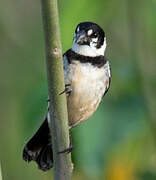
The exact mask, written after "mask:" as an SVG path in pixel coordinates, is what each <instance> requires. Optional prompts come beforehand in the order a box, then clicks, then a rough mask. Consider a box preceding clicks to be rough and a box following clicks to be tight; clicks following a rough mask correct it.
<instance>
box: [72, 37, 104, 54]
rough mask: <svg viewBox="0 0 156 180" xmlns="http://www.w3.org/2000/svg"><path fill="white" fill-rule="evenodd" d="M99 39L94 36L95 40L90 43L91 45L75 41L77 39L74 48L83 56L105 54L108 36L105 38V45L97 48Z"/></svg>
mask: <svg viewBox="0 0 156 180" xmlns="http://www.w3.org/2000/svg"><path fill="white" fill-rule="evenodd" d="M96 42H97V39H96V38H94V39H93V41H92V42H91V43H90V46H88V45H79V44H77V43H75V40H74V41H73V45H72V50H73V51H74V52H76V53H77V54H81V55H83V56H91V57H96V56H101V55H102V56H104V53H105V49H106V38H105V39H104V43H103V45H102V46H101V47H100V48H99V49H97V48H96V47H95V46H96Z"/></svg>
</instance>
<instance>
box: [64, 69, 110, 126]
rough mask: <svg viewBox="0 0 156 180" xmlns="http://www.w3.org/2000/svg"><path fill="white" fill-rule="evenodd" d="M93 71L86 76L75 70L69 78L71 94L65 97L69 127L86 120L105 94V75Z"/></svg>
mask: <svg viewBox="0 0 156 180" xmlns="http://www.w3.org/2000/svg"><path fill="white" fill-rule="evenodd" d="M101 71H102V72H100V71H99V73H98V72H97V71H95V72H94V71H93V70H92V69H91V72H89V73H88V74H87V72H86V70H85V71H83V68H82V67H81V68H76V70H75V71H74V73H73V74H72V76H70V77H71V78H70V84H71V89H72V92H71V94H70V95H69V96H68V97H67V106H68V119H69V126H70V127H74V126H76V125H78V124H79V123H81V122H83V121H85V120H87V119H88V118H89V117H90V116H92V115H93V113H94V112H95V111H96V109H97V107H98V105H99V103H100V102H101V99H102V97H103V94H104V92H105V87H106V85H105V84H106V81H107V79H106V78H105V75H104V74H105V73H104V71H103V70H101Z"/></svg>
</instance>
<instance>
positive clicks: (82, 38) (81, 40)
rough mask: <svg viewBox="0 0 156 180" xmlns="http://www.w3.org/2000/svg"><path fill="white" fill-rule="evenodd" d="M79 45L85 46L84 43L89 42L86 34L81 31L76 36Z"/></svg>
mask: <svg viewBox="0 0 156 180" xmlns="http://www.w3.org/2000/svg"><path fill="white" fill-rule="evenodd" d="M75 42H76V43H77V44H84V42H87V37H86V32H85V31H80V32H79V33H77V35H76V41H75Z"/></svg>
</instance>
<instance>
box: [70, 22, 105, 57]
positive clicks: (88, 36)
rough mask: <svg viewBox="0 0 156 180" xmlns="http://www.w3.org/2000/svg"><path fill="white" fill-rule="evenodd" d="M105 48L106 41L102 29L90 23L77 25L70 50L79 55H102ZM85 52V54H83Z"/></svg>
mask: <svg viewBox="0 0 156 180" xmlns="http://www.w3.org/2000/svg"><path fill="white" fill-rule="evenodd" d="M105 48H106V39H105V33H104V31H103V29H102V28H101V27H100V26H99V25H97V24H96V23H92V22H82V23H79V24H78V25H77V27H76V30H75V35H74V41H73V46H72V49H73V50H75V51H76V52H78V51H80V54H84V55H85V54H87V53H90V54H93V55H91V56H94V54H95V56H96V55H98V54H100V55H103V54H104V51H105ZM84 51H85V52H84ZM78 53H79V52H78Z"/></svg>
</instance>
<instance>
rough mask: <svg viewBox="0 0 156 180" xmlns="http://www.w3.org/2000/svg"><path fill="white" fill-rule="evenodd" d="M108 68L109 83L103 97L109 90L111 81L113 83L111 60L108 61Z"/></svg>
mask: <svg viewBox="0 0 156 180" xmlns="http://www.w3.org/2000/svg"><path fill="white" fill-rule="evenodd" d="M106 70H107V76H108V84H107V86H106V90H105V92H104V95H103V97H104V96H105V94H106V93H107V92H108V90H109V87H110V83H111V78H112V74H111V67H110V63H109V61H107V62H106Z"/></svg>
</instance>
